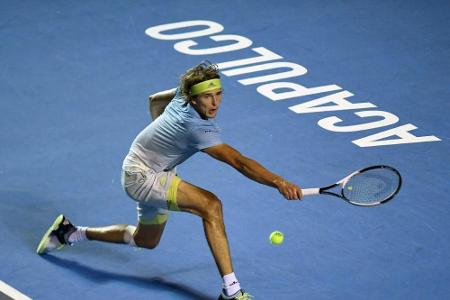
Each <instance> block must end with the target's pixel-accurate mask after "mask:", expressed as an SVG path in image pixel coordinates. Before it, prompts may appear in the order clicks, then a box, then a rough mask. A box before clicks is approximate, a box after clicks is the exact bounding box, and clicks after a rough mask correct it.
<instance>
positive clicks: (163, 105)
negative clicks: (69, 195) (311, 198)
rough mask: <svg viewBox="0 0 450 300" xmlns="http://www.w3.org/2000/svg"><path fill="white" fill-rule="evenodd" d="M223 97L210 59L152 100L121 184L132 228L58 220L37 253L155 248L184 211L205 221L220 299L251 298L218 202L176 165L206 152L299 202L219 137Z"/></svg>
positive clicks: (296, 191)
mask: <svg viewBox="0 0 450 300" xmlns="http://www.w3.org/2000/svg"><path fill="white" fill-rule="evenodd" d="M221 100H222V85H221V81H220V76H219V71H218V69H217V67H216V66H215V65H213V64H211V63H209V62H203V63H201V64H199V65H197V66H195V67H193V68H191V69H189V70H188V71H187V72H186V73H185V74H184V75H183V76H182V77H181V81H180V86H179V87H178V88H175V89H172V90H168V91H164V92H159V93H156V94H154V95H152V96H150V97H149V109H150V114H151V116H152V118H153V120H154V121H153V122H152V123H151V124H150V125H148V126H147V127H146V128H145V129H144V130H142V131H141V132H140V133H139V134H138V136H137V137H136V139H135V140H134V142H133V143H132V145H131V148H130V151H129V153H128V155H127V156H126V158H125V160H124V162H123V168H122V186H123V188H124V190H125V192H126V193H127V194H128V196H129V197H130V198H132V199H134V200H135V201H136V202H137V215H138V222H137V227H135V226H133V225H126V224H121V225H111V226H107V227H100V228H93V227H89V228H88V227H81V226H74V225H72V223H70V221H69V220H68V219H67V218H66V217H65V216H64V215H60V216H58V217H57V218H56V220H55V221H54V223H53V225H52V226H51V227H50V228H49V229H48V231H47V233H46V234H45V235H44V237H43V238H42V240H41V242H40V244H39V246H38V249H37V252H38V253H39V254H43V253H46V252H48V251H51V250H54V249H59V248H61V247H63V246H64V245H73V244H74V243H77V242H80V241H83V240H96V241H104V242H112V243H125V244H129V245H131V246H133V247H141V248H147V249H153V248H155V247H156V246H157V245H158V243H159V241H160V239H161V235H162V233H163V231H164V227H165V225H166V223H167V218H168V211H183V212H189V213H192V214H195V215H197V216H199V217H201V218H202V220H203V227H204V231H205V235H206V240H207V242H208V245H209V247H210V249H211V253H212V255H213V257H214V259H215V262H216V264H217V267H218V270H219V273H220V275H221V276H222V279H223V285H222V287H223V288H222V292H221V295H220V296H219V299H239V300H245V299H250V297H251V296H250V295H249V294H248V293H246V292H245V291H244V290H242V289H241V286H240V283H239V281H238V279H237V277H236V275H235V273H234V271H233V265H232V261H231V255H230V249H229V247H228V240H227V236H226V233H225V225H224V220H223V214H222V202H221V201H220V200H219V199H218V198H217V196H216V195H214V194H213V193H211V192H209V191H207V190H204V189H202V188H200V187H198V186H195V185H193V184H191V183H188V182H187V181H185V180H182V179H181V178H180V177H179V176H178V175H177V173H176V166H177V165H179V164H181V163H182V162H184V161H185V160H186V159H188V158H189V157H190V156H192V155H193V154H194V153H196V152H198V151H203V152H205V153H207V154H208V155H210V156H211V157H213V158H215V159H217V160H220V161H223V162H225V163H227V164H229V165H230V166H232V167H234V168H235V169H236V170H238V171H239V172H241V173H242V174H243V175H245V176H247V177H248V178H250V179H252V180H254V181H256V182H259V183H261V184H265V185H268V186H271V187H274V188H276V189H278V191H279V192H280V193H281V194H282V195H283V196H284V197H285V198H286V199H288V200H294V199H300V198H301V197H302V194H301V189H300V188H299V187H298V186H297V185H295V184H292V183H290V182H288V181H286V180H285V179H283V178H282V177H280V176H279V175H276V174H274V173H272V172H270V171H269V170H267V169H266V168H264V167H263V166H262V165H260V164H259V163H258V162H256V161H255V160H252V159H250V158H248V157H245V156H243V155H242V154H241V153H239V152H238V151H237V150H235V149H234V148H233V147H231V146H229V145H227V144H225V143H224V142H223V141H222V140H221V138H220V129H219V127H218V126H217V124H216V122H215V117H216V115H217V112H218V110H219V107H220V104H221Z"/></svg>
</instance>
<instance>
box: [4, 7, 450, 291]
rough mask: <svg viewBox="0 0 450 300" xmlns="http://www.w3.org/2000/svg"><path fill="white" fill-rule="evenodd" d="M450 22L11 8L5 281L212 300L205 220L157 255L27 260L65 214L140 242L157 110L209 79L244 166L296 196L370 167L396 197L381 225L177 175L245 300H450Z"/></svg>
mask: <svg viewBox="0 0 450 300" xmlns="http://www.w3.org/2000/svg"><path fill="white" fill-rule="evenodd" d="M449 15H450V2H449V1H367V0H362V1H361V0H358V1H356V0H349V1H256V0H250V1H141V0H136V1H12V0H1V1H0V95H1V96H0V97H1V98H0V234H1V242H0V251H1V252H0V253H1V256H0V280H1V281H3V282H4V283H6V284H7V285H9V286H11V287H14V288H15V289H17V290H18V291H20V292H21V293H23V294H25V295H27V296H28V297H30V298H33V299H61V298H64V299H216V298H217V296H218V294H219V291H220V288H221V278H220V276H219V273H218V272H217V269H216V266H215V263H214V261H213V258H212V256H211V254H210V252H209V249H208V245H207V243H206V240H205V238H204V235H203V229H202V223H201V220H200V219H199V218H198V217H195V216H193V215H189V214H186V213H172V214H171V215H170V218H169V221H168V225H167V226H166V231H165V233H164V235H163V238H162V240H161V243H160V245H159V246H158V247H157V248H156V249H154V250H144V249H141V250H139V249H133V248H130V247H128V246H125V245H115V244H104V243H99V242H84V243H79V244H77V245H75V246H73V247H66V248H64V249H62V250H61V251H58V252H53V253H51V254H48V255H44V256H38V255H36V254H35V250H36V246H37V244H38V242H39V240H40V238H41V236H42V234H43V233H44V232H45V230H46V229H47V228H48V226H49V225H50V224H51V222H52V221H53V220H54V218H55V217H56V216H57V215H58V214H60V213H64V214H65V215H67V216H68V218H70V219H71V221H72V222H74V223H75V224H77V225H84V226H104V225H110V224H134V223H135V222H136V211H135V202H134V201H133V200H131V199H129V198H128V197H127V196H126V194H125V193H124V192H123V190H122V188H121V185H120V170H121V165H122V161H123V158H124V157H125V155H126V153H127V152H128V149H129V147H130V144H131V142H132V141H133V139H134V137H135V136H136V134H137V133H138V132H139V131H140V130H141V129H142V128H144V127H145V126H146V125H147V124H148V123H149V122H150V118H149V114H148V107H147V105H148V104H147V97H148V95H149V94H151V93H154V92H157V91H161V90H165V89H169V88H172V87H175V86H176V85H177V83H178V79H179V76H180V75H181V74H182V73H183V72H184V71H185V70H186V69H187V68H189V67H191V66H193V65H196V64H198V63H199V62H201V61H202V60H205V59H207V60H210V61H212V62H214V63H217V64H219V66H220V67H221V74H222V82H223V85H224V96H223V101H222V106H221V108H220V112H219V115H218V118H217V119H218V123H219V124H220V126H221V128H222V130H223V132H222V137H223V140H224V141H225V142H226V143H228V144H230V145H232V146H233V147H235V148H237V149H238V150H239V151H241V152H242V153H243V154H245V155H247V156H249V157H252V158H254V159H256V160H257V161H259V162H260V163H261V164H263V165H264V166H266V167H267V168H268V169H270V170H272V171H273V172H275V173H277V174H280V175H282V176H284V177H285V178H287V179H288V180H290V181H293V182H295V183H297V184H299V185H300V186H302V187H317V186H323V185H327V184H330V183H333V182H335V181H336V180H338V179H340V178H342V177H343V176H345V175H347V174H349V173H350V172H352V171H354V170H356V169H359V168H362V167H365V166H369V165H375V164H387V165H392V166H394V167H396V168H397V169H398V170H399V171H400V172H401V173H402V176H403V180H404V184H403V187H402V190H401V191H400V193H399V194H398V196H397V197H396V198H395V199H394V200H392V201H390V202H389V203H387V204H385V205H381V206H378V207H375V208H361V207H356V206H352V205H348V204H346V203H345V202H343V201H340V200H339V199H337V198H333V197H328V196H315V197H307V198H305V199H304V200H303V201H301V202H297V201H294V202H292V201H291V202H290V201H286V200H284V199H283V198H282V197H281V195H280V194H279V193H278V191H276V190H274V189H272V188H269V187H267V186H263V185H259V184H257V183H255V182H253V181H251V180H248V179H247V178H245V177H243V176H242V175H241V174H239V173H238V172H236V171H235V170H234V169H232V168H231V167H229V166H227V165H225V164H223V163H219V162H217V161H215V160H213V159H212V158H210V157H209V156H207V155H206V154H202V153H199V154H196V155H195V156H194V157H192V158H191V159H190V160H188V161H186V162H185V163H184V164H182V165H181V166H179V168H178V172H179V175H180V176H181V177H182V178H183V179H185V180H187V181H189V182H191V183H194V184H196V185H199V186H201V187H203V188H206V189H208V190H210V191H212V192H214V193H215V194H216V195H217V196H218V197H219V198H220V199H221V200H222V202H223V205H224V214H225V223H226V228H227V234H228V237H229V242H230V247H231V252H232V256H233V263H234V269H235V272H236V274H237V276H238V278H239V280H240V282H241V285H242V287H243V288H244V289H246V290H247V291H248V292H250V293H251V294H252V295H253V296H254V297H255V299H448V298H449V297H450V285H449V282H450V238H449V229H450V218H449V215H450V196H449V194H450V121H449V113H450V104H449V103H450V102H449V100H450V72H449V70H450V55H449V54H450V18H449ZM180 22H183V23H180ZM167 24H169V25H167ZM162 25H167V26H162ZM251 58H253V59H251ZM274 230H280V231H282V232H283V233H284V234H285V241H284V243H283V244H282V245H280V246H273V245H271V244H270V243H269V240H268V237H269V234H270V233H271V232H272V231H274Z"/></svg>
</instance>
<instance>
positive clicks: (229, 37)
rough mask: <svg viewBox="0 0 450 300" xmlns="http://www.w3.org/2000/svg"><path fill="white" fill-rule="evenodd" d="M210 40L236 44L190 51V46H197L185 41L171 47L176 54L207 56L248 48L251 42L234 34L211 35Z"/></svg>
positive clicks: (191, 41)
mask: <svg viewBox="0 0 450 300" xmlns="http://www.w3.org/2000/svg"><path fill="white" fill-rule="evenodd" d="M209 38H210V39H212V40H214V41H216V42H222V41H236V43H232V44H229V45H226V46H219V47H214V48H204V49H191V47H192V46H196V45H198V44H197V42H195V41H193V40H187V41H183V42H178V43H176V44H175V45H174V46H173V47H174V48H175V50H177V51H178V52H181V53H184V54H190V55H208V54H217V53H223V52H230V51H236V50H240V49H244V48H247V47H250V46H251V45H252V43H253V42H252V41H251V40H249V39H248V38H246V37H243V36H240V35H234V34H223V35H213V36H210V37H209Z"/></svg>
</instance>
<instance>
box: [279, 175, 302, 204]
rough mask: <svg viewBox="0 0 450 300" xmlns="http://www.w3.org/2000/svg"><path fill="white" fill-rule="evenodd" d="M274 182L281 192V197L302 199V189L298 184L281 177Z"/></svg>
mask: <svg viewBox="0 0 450 300" xmlns="http://www.w3.org/2000/svg"><path fill="white" fill-rule="evenodd" d="M275 184H276V186H277V189H278V191H279V192H280V194H282V195H283V197H284V198H286V199H287V200H301V199H302V197H303V195H302V189H301V188H300V187H299V186H298V185H296V184H293V183H290V182H289V181H287V180H285V179H283V178H280V179H278V180H275Z"/></svg>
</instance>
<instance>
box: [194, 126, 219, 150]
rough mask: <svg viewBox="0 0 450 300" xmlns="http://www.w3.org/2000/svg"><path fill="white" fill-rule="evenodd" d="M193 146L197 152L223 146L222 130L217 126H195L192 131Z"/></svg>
mask: <svg viewBox="0 0 450 300" xmlns="http://www.w3.org/2000/svg"><path fill="white" fill-rule="evenodd" d="M191 133H192V142H193V146H194V147H195V148H196V149H197V150H203V149H206V148H209V147H213V146H217V145H220V144H223V142H222V139H221V138H220V128H219V127H217V126H195V127H194V128H192V129H191Z"/></svg>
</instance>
